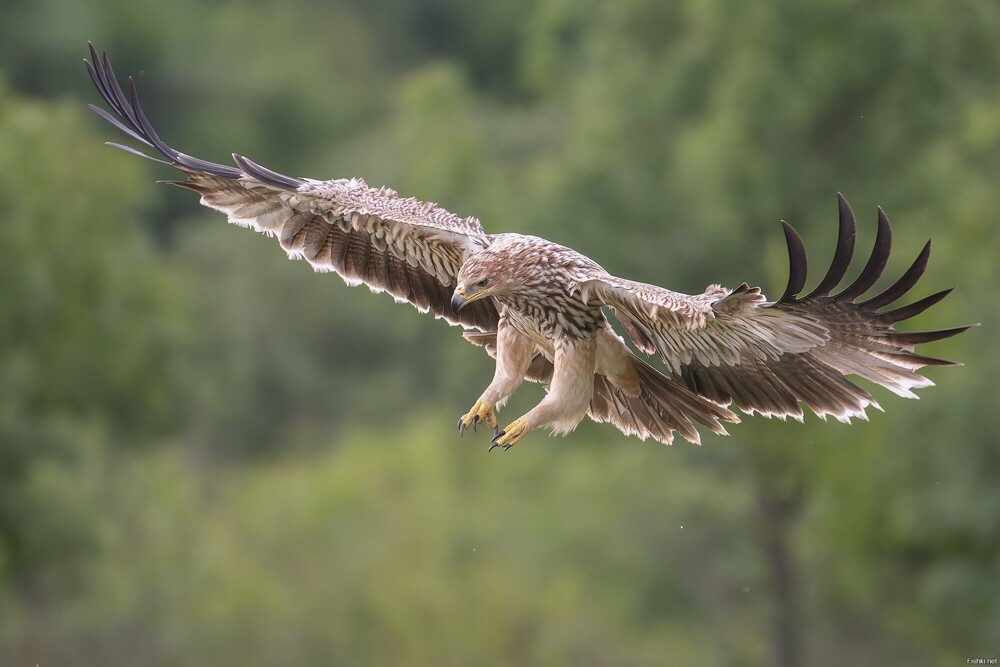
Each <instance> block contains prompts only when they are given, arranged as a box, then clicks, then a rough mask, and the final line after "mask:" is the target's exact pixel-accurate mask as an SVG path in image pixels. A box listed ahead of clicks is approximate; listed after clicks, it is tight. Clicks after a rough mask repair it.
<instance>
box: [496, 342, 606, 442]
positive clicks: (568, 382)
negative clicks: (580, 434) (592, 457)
mask: <svg viewBox="0 0 1000 667" xmlns="http://www.w3.org/2000/svg"><path fill="white" fill-rule="evenodd" d="M596 361H597V340H596V339H594V338H586V339H569V338H564V339H562V340H558V341H556V352H555V359H554V364H555V371H554V373H553V375H552V384H551V385H549V393H548V394H546V395H545V398H543V399H542V402H541V403H539V404H538V405H536V406H535V407H534V408H532V409H531V410H529V411H528V413H527V414H525V415H524V416H523V417H521V418H519V419H516V420H514V421H513V422H511V423H510V424H508V425H507V427H506V428H505V429H504V430H502V431H500V432H499V433H498V434H497V435H496V437H494V438H493V444H492V446H491V447H490V449H493V447H503V448H504V449H510V448H511V447H513V446H514V445H516V444H517V443H518V441H520V440H521V438H523V437H524V435H525V434H526V433H527V432H528V431H530V430H531V429H533V428H540V427H551V428H552V430H553V432H555V433H568V432H569V431H572V430H573V429H574V428H576V426H577V424H579V423H580V422H581V421H582V420H583V418H584V417H585V416H586V414H587V409H588V407H589V406H590V400H591V398H593V396H594V368H595V364H596Z"/></svg>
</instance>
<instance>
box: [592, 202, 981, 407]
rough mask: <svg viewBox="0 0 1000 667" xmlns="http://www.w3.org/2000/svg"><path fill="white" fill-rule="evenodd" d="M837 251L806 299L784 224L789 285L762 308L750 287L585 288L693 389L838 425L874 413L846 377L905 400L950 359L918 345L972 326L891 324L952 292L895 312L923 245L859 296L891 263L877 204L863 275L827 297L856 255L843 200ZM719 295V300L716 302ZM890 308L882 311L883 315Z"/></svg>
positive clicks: (794, 244) (801, 269) (605, 281)
mask: <svg viewBox="0 0 1000 667" xmlns="http://www.w3.org/2000/svg"><path fill="white" fill-rule="evenodd" d="M838 204H839V211H840V225H839V234H838V239H837V248H836V250H835V252H834V257H833V261H832V263H831V265H830V268H829V269H828V270H827V272H826V275H825V276H824V277H823V279H822V280H821V281H820V282H819V284H818V285H817V286H816V288H815V289H813V290H812V291H811V292H809V293H808V294H807V295H806V296H803V297H800V296H798V295H799V293H800V292H802V290H803V288H804V287H805V282H806V277H807V275H806V274H807V271H806V267H807V262H806V251H805V246H804V244H803V243H802V239H801V237H800V236H799V234H798V233H797V232H796V231H795V229H794V228H793V227H792V226H791V225H789V224H788V223H786V222H782V227H783V229H784V233H785V240H786V243H787V246H788V256H789V279H788V284H787V287H786V289H785V291H784V293H783V294H782V296H781V298H780V299H779V300H778V301H776V302H770V303H768V302H765V301H764V298H763V296H762V295H760V290H759V289H758V288H751V287H748V286H747V285H746V284H745V283H744V284H743V285H740V287H738V288H736V289H735V290H732V291H729V290H724V289H722V288H720V287H719V286H717V285H713V286H712V287H710V288H709V289H708V290H707V291H706V292H705V293H704V294H700V295H696V296H686V295H681V294H678V293H676V292H670V291H669V290H664V289H662V288H657V287H654V286H651V285H643V284H641V283H634V282H631V281H626V280H623V279H620V278H615V277H614V276H607V275H604V276H594V277H593V278H592V279H591V280H589V281H588V283H587V289H588V290H589V291H590V293H592V294H594V295H596V296H597V298H598V299H599V300H600V301H601V302H602V303H605V304H606V305H608V306H611V308H612V309H613V311H614V313H615V316H616V317H617V318H618V319H619V321H621V323H622V325H623V327H624V329H625V330H626V332H627V333H628V335H629V336H630V338H631V339H632V342H633V343H634V344H635V345H636V347H638V348H639V349H640V350H642V351H644V352H646V353H648V354H658V355H659V356H660V357H661V359H662V360H663V361H664V363H666V364H667V365H668V367H669V369H670V371H671V375H672V376H674V377H676V378H678V379H679V380H680V381H681V382H683V383H684V384H685V385H686V386H687V387H688V388H689V389H691V390H693V391H695V392H697V393H699V394H701V395H702V396H704V397H706V398H708V399H710V400H712V401H715V402H717V403H719V404H722V405H730V404H733V405H735V406H736V407H738V408H739V409H740V410H742V411H743V412H746V413H748V414H751V413H760V414H763V415H766V416H772V417H780V418H786V417H789V416H791V417H793V418H795V419H800V420H801V419H802V417H803V406H805V407H807V408H809V409H810V410H812V411H813V412H815V413H816V414H818V415H819V416H821V417H824V418H825V417H826V416H827V415H831V416H833V417H834V418H836V419H839V420H841V421H850V420H851V419H852V418H854V417H857V418H861V419H865V418H866V414H865V410H866V408H868V407H874V408H877V409H881V408H880V406H879V405H878V403H876V402H875V400H874V399H873V398H872V396H871V395H870V394H869V393H868V392H867V391H866V390H864V389H862V388H861V387H859V386H858V385H856V384H854V382H852V381H851V380H849V379H848V378H847V376H850V375H856V376H858V377H862V378H864V379H865V380H868V381H870V382H873V383H875V384H877V385H881V386H883V387H885V388H887V389H889V390H890V391H892V392H893V393H895V394H897V395H899V396H903V397H906V398H916V397H917V396H916V394H915V393H914V392H913V390H914V389H918V388H921V387H926V386H930V385H932V384H933V383H932V382H931V381H930V380H929V379H928V378H926V377H924V376H923V375H921V374H920V373H919V372H918V371H919V369H921V368H923V367H924V366H942V365H951V364H952V363H953V362H950V361H946V360H943V359H936V358H933V357H928V356H924V355H921V354H918V353H916V352H915V351H914V347H915V346H916V345H918V344H920V343H928V342H932V341H936V340H942V339H944V338H948V337H950V336H955V335H957V334H959V333H961V332H963V331H965V330H966V329H968V328H969V327H967V326H961V327H952V328H947V329H940V330H936V331H916V332H900V331H896V330H895V329H894V326H893V325H894V324H896V323H898V322H902V321H905V320H908V319H910V318H912V317H915V316H916V315H919V314H920V313H922V312H924V311H925V310H927V309H928V308H930V307H931V306H933V305H934V304H936V303H937V302H939V301H940V300H941V299H943V298H944V297H945V296H947V295H948V294H949V292H950V291H951V290H943V291H940V292H937V293H935V294H932V295H930V296H927V297H924V298H922V299H920V300H918V301H914V302H913V303H910V304H909V305H905V306H901V307H895V308H891V306H893V304H895V302H897V301H898V300H899V299H900V298H902V297H903V296H905V295H906V294H907V293H909V291H910V290H911V289H912V288H913V287H914V285H916V283H917V281H918V280H919V279H920V277H921V276H922V275H923V273H924V271H925V269H926V268H927V261H928V259H929V257H930V243H929V242H928V243H927V245H925V246H924V248H923V250H922V251H921V252H920V254H919V255H918V256H917V259H916V260H915V261H914V263H913V264H912V265H911V266H910V268H909V269H908V270H907V271H906V272H905V273H904V274H903V275H902V276H901V277H900V278H899V280H897V281H896V282H895V283H894V284H893V285H891V286H890V287H888V288H887V289H885V290H884V291H882V292H881V293H879V294H877V295H875V296H873V297H871V298H869V299H867V300H864V301H856V299H857V297H859V296H860V295H862V294H864V293H865V292H867V291H868V290H869V289H871V287H872V286H874V285H875V283H876V282H877V281H878V279H879V278H880V277H881V275H882V272H883V270H884V269H885V266H886V264H887V263H888V260H889V251H890V247H891V241H892V229H891V227H890V225H889V220H888V218H887V217H886V215H885V213H884V212H883V211H882V210H881V209H879V214H878V234H877V236H876V240H875V247H874V249H873V250H872V254H871V256H870V258H869V260H868V263H867V264H866V265H865V267H864V269H863V270H862V271H861V273H860V274H859V275H858V277H857V278H856V279H855V280H854V281H853V282H852V283H851V284H850V285H848V286H847V287H846V288H844V289H843V290H842V291H841V292H840V293H838V294H835V295H833V296H831V295H830V294H831V292H832V291H833V290H834V289H836V287H837V286H838V284H839V283H840V282H841V281H842V280H843V278H844V276H845V275H846V274H847V271H848V269H849V267H850V264H851V260H852V258H853V254H854V246H855V236H856V222H855V217H854V213H853V212H852V211H851V207H850V205H849V204H848V203H847V200H846V199H844V197H843V196H842V195H838ZM720 293H721V295H722V296H721V297H720ZM886 308H889V309H888V310H886Z"/></svg>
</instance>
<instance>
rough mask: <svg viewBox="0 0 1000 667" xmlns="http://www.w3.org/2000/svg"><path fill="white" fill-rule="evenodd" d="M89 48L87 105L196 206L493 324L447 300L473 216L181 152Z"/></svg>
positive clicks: (446, 312) (402, 297)
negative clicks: (177, 176)
mask: <svg viewBox="0 0 1000 667" xmlns="http://www.w3.org/2000/svg"><path fill="white" fill-rule="evenodd" d="M90 54H91V58H92V61H86V60H85V61H84V63H85V65H86V68H87V72H88V73H89V74H90V78H91V79H92V80H93V82H94V86H95V87H96V88H97V90H98V92H99V93H100V94H101V97H103V98H104V101H105V102H106V103H107V104H108V106H109V108H110V111H107V110H105V109H102V108H100V107H98V106H94V105H90V108H91V109H93V110H94V111H95V112H96V113H98V114H99V115H100V116H101V117H102V118H103V119H104V120H106V121H108V122H109V123H111V124H112V125H114V126H115V127H116V128H118V129H119V130H120V131H122V132H123V133H125V134H126V135H128V136H129V137H131V138H132V139H135V140H136V141H139V142H141V143H142V144H144V145H146V146H148V147H149V148H152V149H154V150H155V151H157V152H158V153H160V154H161V155H163V156H164V157H165V158H167V160H166V162H167V164H169V165H171V166H173V167H175V168H177V169H179V170H180V171H183V172H184V173H185V174H187V180H185V181H176V182H172V183H173V184H174V185H178V186H180V187H184V188H187V189H189V190H194V191H195V192H197V193H198V194H200V195H201V203H202V204H204V205H205V206H208V207H210V208H214V209H216V210H219V211H222V212H223V213H225V214H226V215H227V216H228V217H229V221H230V222H232V223H234V224H238V225H242V226H245V227H251V228H253V229H256V230H257V231H260V232H263V233H265V234H267V235H269V236H276V237H277V238H278V242H279V243H280V244H281V247H282V248H283V249H284V250H285V252H286V253H288V255H289V257H291V258H293V259H305V260H306V261H307V262H309V263H310V264H311V265H312V267H313V268H314V269H315V270H317V271H321V272H324V271H333V272H336V273H337V274H339V275H340V276H341V277H342V278H343V279H344V281H345V282H347V283H348V284H350V285H358V284H362V283H363V284H365V285H367V286H368V287H370V288H371V289H372V290H373V291H379V292H380V291H385V292H389V293H390V294H391V295H392V296H393V297H395V298H396V300H397V301H405V302H408V303H411V304H413V305H414V306H415V307H417V308H418V309H419V310H421V311H428V310H429V311H431V312H432V313H434V315H435V316H436V317H439V318H442V319H445V320H447V321H448V322H450V323H451V324H456V325H462V326H465V327H472V328H475V329H479V330H481V331H494V330H495V329H496V327H497V322H498V320H499V315H498V313H497V310H496V307H495V306H494V305H493V302H492V301H490V300H483V301H479V302H476V303H473V304H470V306H469V307H468V308H465V309H463V310H462V311H461V313H458V314H456V313H453V312H452V310H451V308H450V305H449V304H450V299H451V295H452V293H453V292H454V290H455V277H456V276H457V275H458V271H459V269H460V268H461V265H462V263H463V261H464V259H465V258H466V257H467V256H468V255H469V254H470V253H471V252H473V251H475V250H477V249H480V248H482V247H485V246H486V245H487V244H488V240H487V236H486V233H485V231H484V230H483V228H482V226H481V225H480V224H479V221H478V220H476V219H475V218H459V217H458V216H455V215H452V214H451V213H448V212H447V211H445V210H444V209H441V208H439V207H437V206H435V205H434V204H430V203H425V202H420V201H417V200H415V199H408V198H401V197H399V196H398V195H397V194H396V193H395V192H394V191H393V190H390V189H388V188H379V189H375V188H369V187H367V185H366V184H365V183H364V181H362V180H361V179H343V180H340V181H312V180H310V179H300V178H292V177H289V176H284V175H282V174H278V173H276V172H273V171H271V170H269V169H266V168H264V167H261V166H260V165H257V164H255V163H254V162H252V161H251V160H249V159H247V158H245V157H242V156H240V155H234V156H233V159H234V161H235V162H236V164H237V167H229V166H226V165H221V164H216V163H214V162H208V161H206V160H201V159H198V158H194V157H191V156H189V155H185V154H184V153H181V152H179V151H177V150H174V149H173V148H171V147H170V146H168V145H167V144H166V143H164V142H163V140H162V139H160V137H159V136H158V135H157V134H156V131H155V130H154V129H153V127H152V125H150V123H149V121H148V120H147V119H146V116H145V114H144V113H143V111H142V107H141V106H140V105H139V98H138V95H137V94H136V89H135V84H134V82H133V81H132V79H131V78H129V86H128V88H129V93H128V95H127V96H126V95H125V93H124V92H123V91H122V89H121V87H120V86H119V85H118V81H117V79H116V78H115V74H114V71H113V70H112V69H111V62H110V60H109V59H108V56H107V54H106V53H105V54H103V55H101V56H98V54H97V51H96V49H94V46H93V44H91V45H90ZM112 145H113V146H115V147H117V148H121V149H123V150H126V151H128V152H130V153H134V154H137V155H140V156H142V157H145V158H148V159H154V160H155V159H156V158H152V157H150V156H148V155H146V154H144V153H142V152H140V151H137V150H135V149H132V148H130V147H128V146H123V145H120V144H114V143H113V144H112ZM160 161H161V162H162V160H160Z"/></svg>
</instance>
